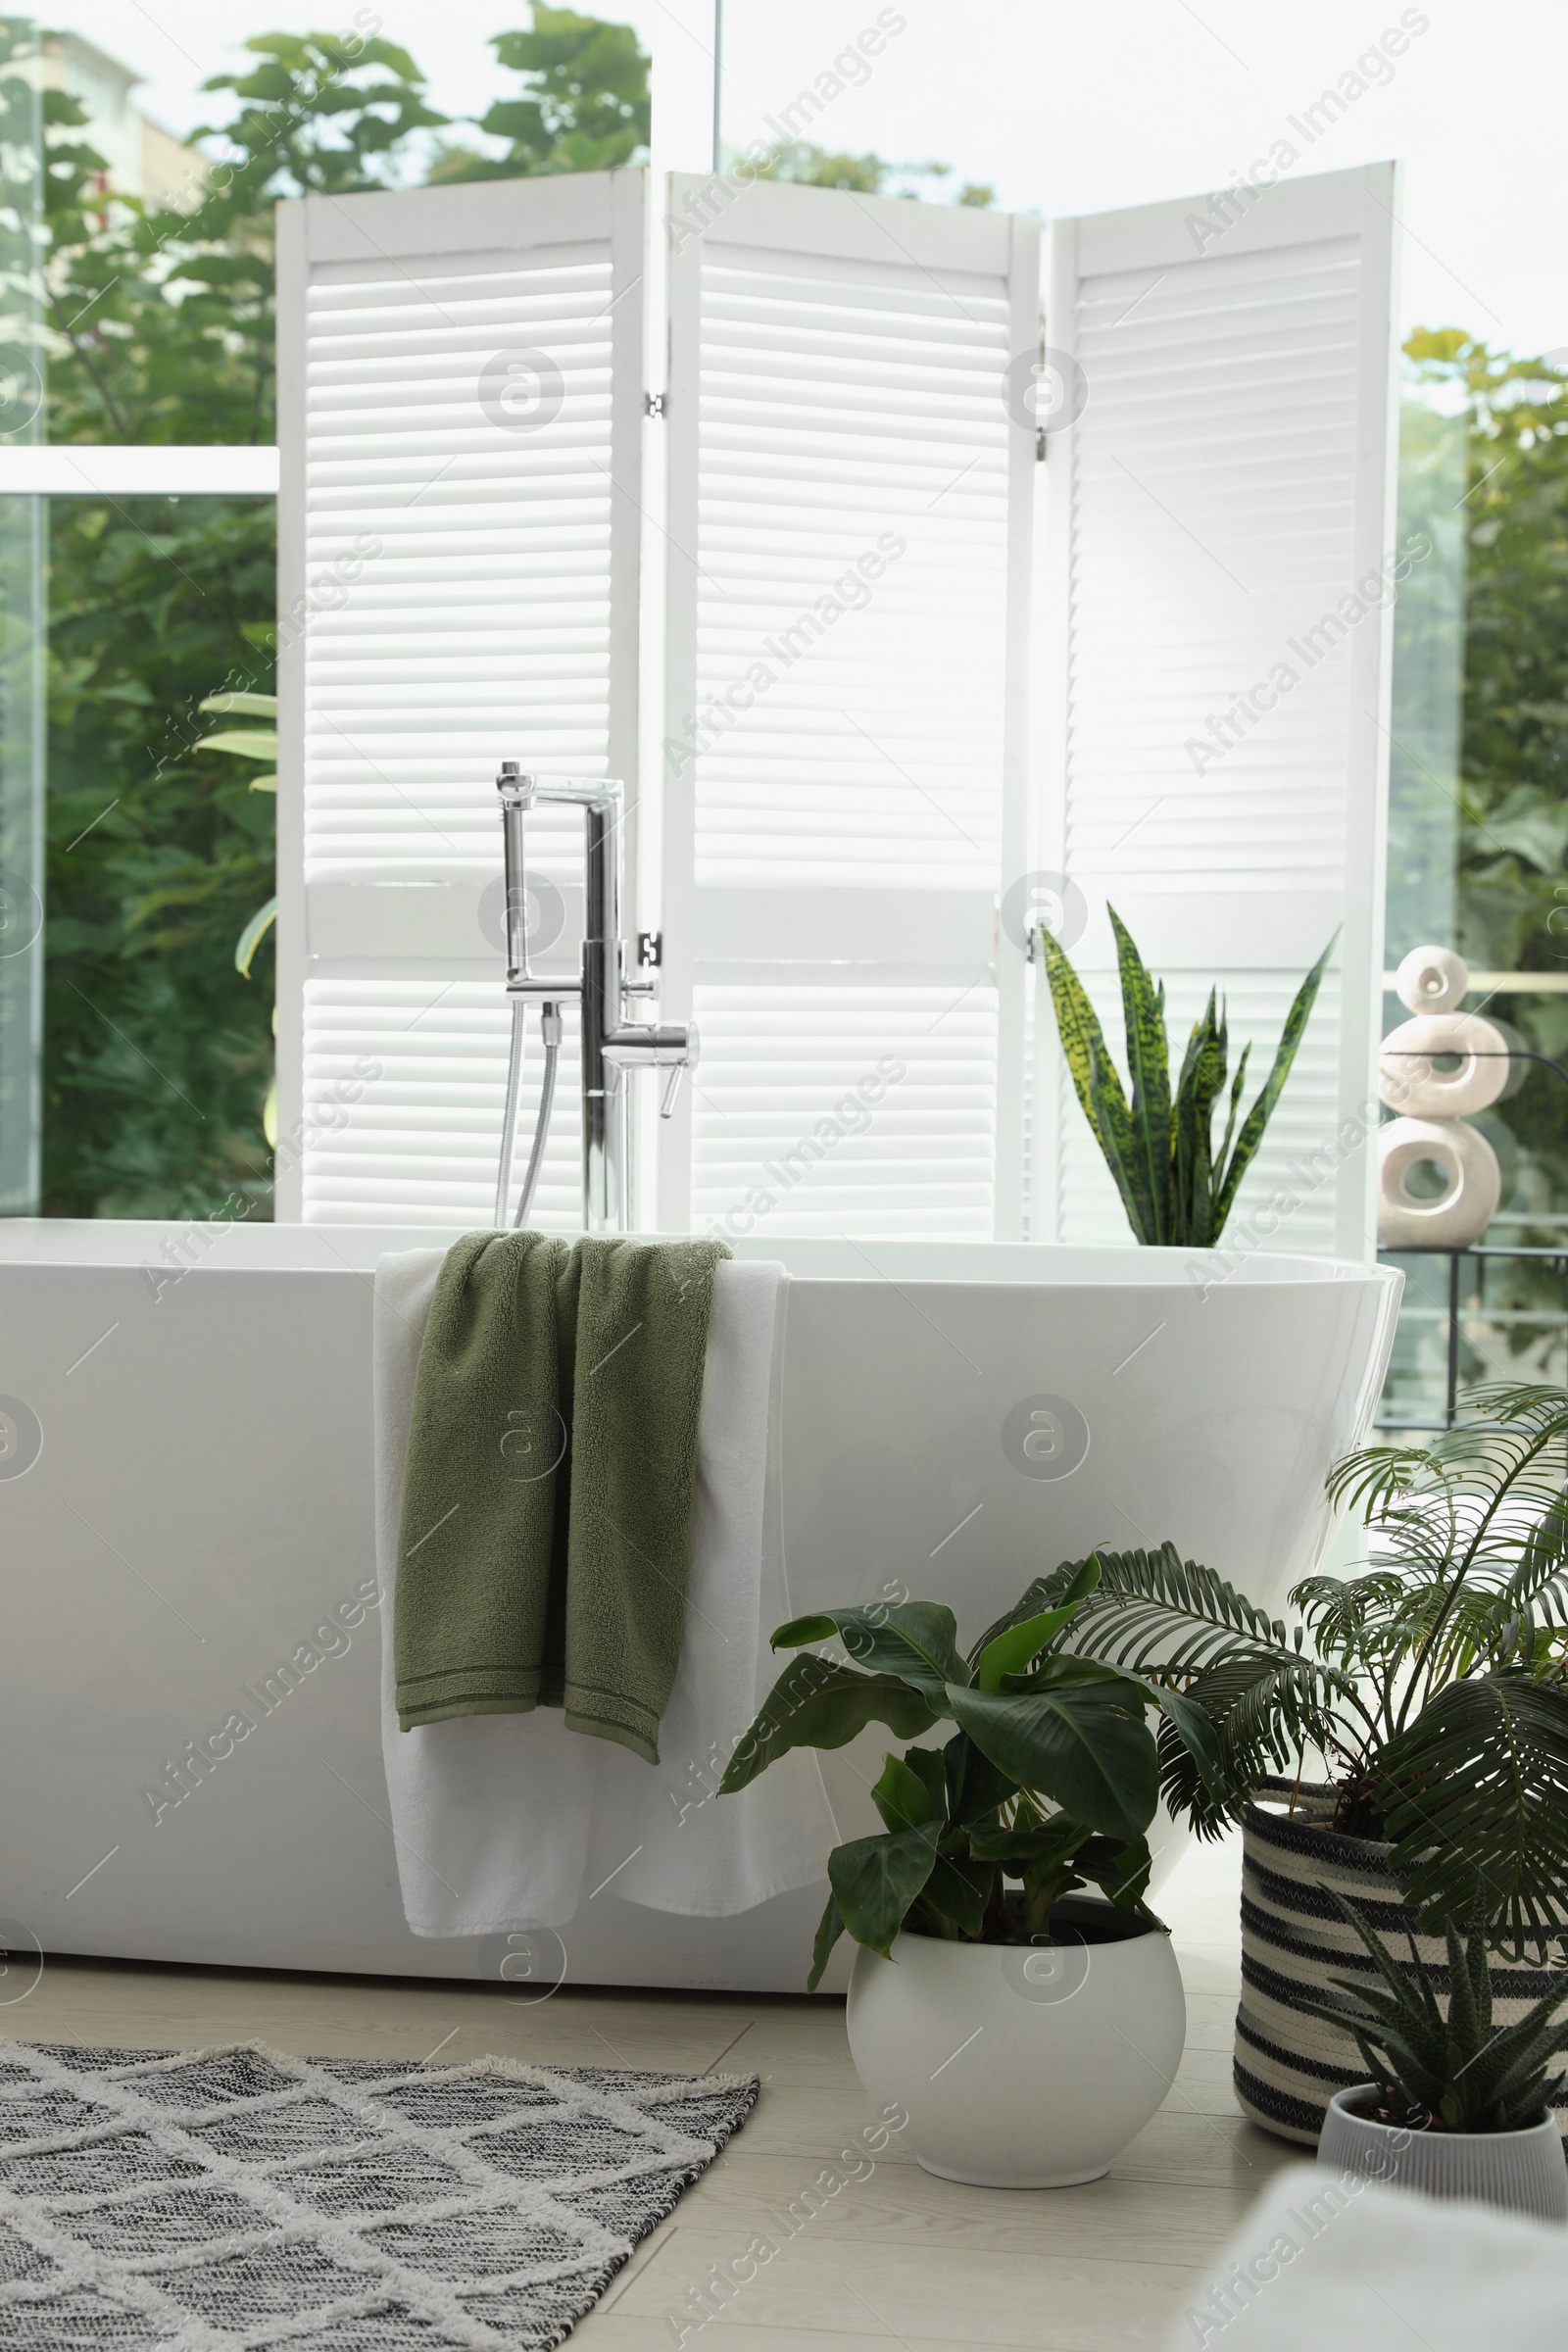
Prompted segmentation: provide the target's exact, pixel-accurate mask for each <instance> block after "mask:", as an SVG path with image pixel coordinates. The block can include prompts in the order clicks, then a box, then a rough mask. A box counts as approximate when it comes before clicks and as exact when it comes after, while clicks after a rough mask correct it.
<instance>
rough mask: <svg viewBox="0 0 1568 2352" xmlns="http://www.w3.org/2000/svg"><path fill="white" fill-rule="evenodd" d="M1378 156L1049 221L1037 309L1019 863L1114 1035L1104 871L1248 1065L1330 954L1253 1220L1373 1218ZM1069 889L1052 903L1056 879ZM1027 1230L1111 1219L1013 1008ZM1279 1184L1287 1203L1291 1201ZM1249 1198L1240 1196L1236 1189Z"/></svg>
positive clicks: (1151, 956)
mask: <svg viewBox="0 0 1568 2352" xmlns="http://www.w3.org/2000/svg"><path fill="white" fill-rule="evenodd" d="M1396 212H1397V185H1396V173H1395V169H1394V167H1393V166H1392V165H1374V166H1368V167H1366V168H1364V169H1362V170H1357V171H1352V172H1337V173H1333V174H1330V175H1328V176H1326V177H1321V178H1306V179H1301V180H1298V181H1281V182H1279V183H1278V184H1277V185H1275V186H1274V187H1272V188H1269V189H1266V190H1263V191H1260V192H1258V191H1254V192H1252V193H1251V194H1250V196H1248V197H1245V198H1244V197H1243V196H1239V195H1236V194H1234V193H1232V194H1230V195H1229V196H1228V197H1227V198H1226V199H1225V200H1223V201H1217V200H1212V199H1208V198H1194V199H1190V200H1186V201H1182V202H1176V203H1171V204H1160V205H1150V206H1144V207H1140V208H1139V209H1137V210H1135V211H1131V212H1121V213H1105V214H1101V215H1098V216H1095V217H1092V218H1089V219H1085V220H1080V221H1062V222H1058V223H1056V224H1055V225H1054V227H1053V230H1052V233H1051V245H1050V258H1049V270H1048V292H1047V302H1046V331H1047V339H1048V342H1049V343H1050V344H1051V345H1052V346H1054V347H1055V348H1056V349H1057V350H1060V351H1065V352H1066V353H1068V354H1070V355H1072V357H1073V359H1074V360H1075V361H1076V363H1077V366H1078V367H1079V368H1081V369H1082V371H1083V383H1084V388H1085V390H1086V391H1087V402H1086V405H1085V407H1084V409H1083V412H1082V415H1081V416H1080V417H1079V418H1078V419H1077V421H1076V422H1075V423H1074V424H1073V425H1072V426H1071V428H1070V429H1069V430H1064V431H1061V432H1059V433H1056V434H1054V435H1052V436H1051V437H1050V440H1049V449H1050V457H1049V463H1048V466H1047V469H1046V470H1047V515H1048V522H1047V531H1046V546H1045V550H1044V557H1043V565H1042V570H1043V573H1044V575H1045V587H1044V593H1043V601H1044V605H1045V612H1044V614H1043V618H1042V631H1041V644H1042V647H1043V650H1044V658H1045V659H1044V667H1045V672H1046V676H1045V681H1044V692H1043V694H1042V696H1041V704H1042V712H1041V729H1042V743H1043V764H1044V771H1045V779H1046V813H1045V822H1044V826H1043V831H1042V838H1041V843H1040V850H1039V860H1038V861H1039V864H1040V865H1041V866H1042V867H1044V868H1049V869H1053V870H1054V871H1057V872H1059V873H1061V874H1064V875H1065V876H1066V877H1067V878H1068V880H1069V881H1070V882H1071V883H1072V884H1074V885H1076V887H1077V890H1078V891H1080V892H1081V893H1082V894H1083V902H1084V906H1085V907H1086V909H1087V914H1088V927H1087V929H1086V930H1085V932H1084V934H1083V936H1082V938H1081V939H1080V940H1079V941H1078V942H1077V944H1076V945H1075V946H1074V947H1073V949H1072V955H1073V960H1074V962H1075V963H1076V965H1077V966H1078V968H1079V970H1080V971H1081V972H1082V974H1083V975H1084V977H1085V979H1086V981H1087V983H1088V985H1089V987H1090V989H1091V992H1092V993H1093V995H1094V997H1095V999H1096V1002H1097V1004H1099V1005H1101V1006H1102V1008H1103V1011H1104V1013H1105V1014H1106V1015H1108V1016H1109V1017H1108V1018H1107V1019H1106V1022H1105V1026H1106V1029H1107V1033H1108V1035H1109V1036H1110V1038H1111V1040H1112V1043H1113V1044H1114V1045H1117V1046H1119V1041H1120V1030H1121V1022H1120V1011H1119V1004H1118V1000H1117V996H1116V988H1115V980H1114V964H1113V951H1112V945H1111V938H1110V932H1109V927H1108V924H1107V923H1106V921H1105V918H1104V912H1103V907H1104V903H1105V901H1106V900H1107V899H1109V900H1110V901H1111V903H1112V904H1114V906H1115V907H1116V909H1117V911H1118V913H1119V914H1120V915H1121V916H1122V918H1123V920H1124V921H1125V922H1126V923H1127V925H1128V927H1129V929H1130V930H1131V932H1132V934H1133V936H1134V938H1135V939H1136V940H1137V942H1138V944H1139V946H1140V948H1141V949H1142V950H1143V953H1144V956H1145V958H1146V960H1147V961H1148V962H1149V963H1150V965H1151V966H1152V969H1153V970H1155V971H1156V972H1159V973H1162V974H1163V975H1164V976H1165V978H1166V979H1167V982H1168V984H1169V996H1170V1000H1171V1018H1170V1021H1169V1026H1170V1029H1171V1032H1172V1044H1173V1050H1174V1052H1175V1053H1176V1054H1180V1051H1181V1048H1182V1046H1183V1044H1184V1043H1185V1039H1186V1033H1187V1029H1188V1027H1189V1025H1190V1023H1191V1021H1192V1020H1193V1019H1194V1018H1195V1017H1196V1015H1197V1013H1198V1011H1199V1010H1200V1008H1201V1001H1202V998H1203V996H1204V995H1205V994H1206V990H1207V987H1208V984H1209V983H1210V981H1215V982H1217V983H1218V984H1219V986H1220V988H1221V990H1222V991H1223V992H1224V993H1225V995H1226V997H1227V999H1228V1003H1229V1014H1230V1029H1231V1039H1232V1059H1233V1066H1234V1059H1235V1055H1236V1054H1237V1052H1238V1051H1239V1049H1240V1046H1241V1044H1242V1043H1243V1042H1245V1041H1246V1040H1248V1039H1250V1040H1252V1041H1253V1053H1252V1063H1251V1069H1250V1077H1251V1080H1252V1086H1251V1087H1250V1090H1249V1095H1250V1093H1251V1091H1253V1089H1254V1088H1255V1085H1256V1084H1257V1083H1258V1082H1259V1081H1260V1080H1261V1077H1262V1075H1263V1072H1264V1071H1265V1070H1266V1068H1267V1066H1268V1061H1269V1059H1270V1058H1271V1057H1272V1054H1273V1050H1274V1045H1275V1042H1276V1040H1277V1037H1278V1034H1279V1030H1280V1025H1281V1022H1282V1020H1283V1018H1284V1015H1285V1011H1286V1009H1287V1007H1288V1005H1289V1004H1290V1001H1291V998H1292V996H1293V995H1294V993H1295V990H1296V987H1297V985H1298V983H1299V980H1300V978H1301V976H1302V975H1303V973H1304V972H1305V971H1306V969H1307V967H1308V966H1309V965H1310V964H1311V963H1312V962H1313V961H1314V960H1315V958H1316V957H1317V956H1318V955H1319V953H1320V952H1321V950H1322V949H1323V947H1324V946H1325V944H1326V943H1327V941H1328V939H1329V937H1330V934H1331V933H1332V932H1333V931H1334V930H1335V929H1336V927H1337V926H1342V929H1341V937H1340V944H1339V949H1338V951H1337V954H1336V956H1335V959H1334V965H1333V968H1332V969H1331V972H1330V973H1329V975H1328V976H1327V978H1326V979H1325V983H1324V987H1323V991H1322V994H1321V996H1320V999H1319V1003H1318V1008H1317V1010H1316V1012H1315V1013H1314V1015H1313V1019H1312V1023H1311V1026H1310V1028H1309V1030H1308V1032H1307V1036H1306V1041H1305V1043H1304V1045H1303V1047H1302V1049H1301V1052H1300V1054H1299V1057H1298V1060H1297V1064H1296V1071H1295V1075H1294V1076H1293V1078H1292V1081H1291V1084H1290V1086H1289V1088H1288V1090H1287V1092H1286V1094H1285V1096H1284V1099H1283V1102H1282V1104H1281V1107H1280V1109H1279V1111H1278V1112H1277V1114H1276V1117H1275V1121H1274V1124H1273V1127H1272V1128H1271V1130H1270V1135H1269V1140H1268V1142H1267V1144H1266V1145H1265V1149H1264V1152H1263V1153H1262V1154H1261V1155H1260V1158H1259V1161H1258V1163H1257V1165H1256V1168H1255V1170H1254V1172H1253V1174H1252V1176H1251V1177H1250V1178H1249V1180H1248V1183H1247V1186H1246V1187H1245V1189H1244V1193H1243V1196H1242V1201H1241V1203H1240V1205H1239V1211H1238V1220H1237V1223H1238V1228H1239V1230H1240V1231H1241V1233H1242V1236H1243V1238H1244V1239H1248V1240H1255V1241H1256V1242H1257V1243H1258V1244H1259V1245H1261V1246H1271V1247H1273V1248H1275V1249H1287V1250H1290V1249H1295V1250H1336V1251H1339V1252H1342V1253H1344V1254H1347V1255H1353V1256H1361V1255H1364V1254H1366V1253H1367V1252H1368V1251H1369V1250H1370V1248H1371V1237H1372V1199H1371V1187H1372V1157H1373V1155H1372V1152H1371V1151H1370V1149H1368V1148H1364V1147H1361V1146H1358V1145H1357V1144H1356V1141H1355V1137H1356V1135H1357V1134H1358V1133H1365V1132H1367V1131H1368V1130H1369V1128H1370V1127H1371V1126H1373V1125H1375V1122H1376V1112H1375V1109H1374V1110H1373V1111H1372V1112H1371V1113H1370V1116H1369V1113H1368V1109H1367V1098H1368V1092H1369V1088H1370V1084H1371V1076H1372V1060H1373V1048H1374V1042H1375V1035H1376V1032H1375V1027H1374V1023H1375V1020H1376V1014H1377V1010H1378V1006H1379V1005H1380V1001H1381V996H1380V992H1381V978H1380V975H1381V970H1382V915H1383V874H1384V820H1385V809H1386V801H1387V765H1388V723H1389V719H1388V658H1389V641H1390V636H1391V629H1390V625H1389V608H1390V605H1391V602H1392V598H1393V593H1394V573H1395V569H1396V566H1397V564H1407V563H1408V562H1409V561H1411V560H1415V561H1419V560H1420V557H1419V553H1418V552H1417V553H1415V554H1414V555H1413V558H1412V551H1408V550H1399V549H1397V548H1396V547H1395V545H1394V541H1393V528H1394V417H1395V401H1394V397H1393V382H1394V377H1393V368H1394V362H1395V336H1394V322H1395V318H1396V311H1395V302H1394V288H1393V257H1394V249H1395V224H1396ZM1075 904H1076V902H1075ZM1037 1033H1038V1037H1039V1046H1040V1052H1039V1058H1038V1062H1037V1069H1036V1085H1035V1089H1034V1137H1033V1141H1034V1152H1033V1159H1032V1170H1031V1177H1032V1183H1031V1212H1032V1213H1031V1221H1030V1224H1031V1233H1032V1236H1033V1238H1035V1239H1037V1240H1043V1241H1055V1240H1060V1241H1091V1240H1101V1239H1104V1240H1115V1241H1119V1240H1125V1239H1126V1232H1127V1228H1126V1221H1125V1218H1124V1217H1123V1215H1122V1212H1121V1209H1120V1206H1119V1204H1118V1202H1117V1201H1116V1197H1115V1194H1114V1192H1113V1190H1112V1188H1111V1185H1110V1181H1109V1178H1108V1176H1107V1175H1106V1174H1105V1171H1104V1168H1103V1164H1102V1162H1101V1160H1100V1157H1099V1153H1098V1152H1097V1150H1096V1148H1095V1146H1094V1143H1093V1140H1092V1138H1091V1137H1090V1134H1089V1131H1088V1128H1087V1125H1086V1123H1085V1121H1084V1118H1083V1114H1082V1112H1081V1111H1080V1109H1079V1107H1078V1105H1077V1103H1076V1101H1075V1100H1074V1099H1073V1096H1072V1092H1071V1087H1070V1083H1069V1081H1068V1079H1067V1074H1066V1070H1065V1066H1064V1064H1063V1062H1062V1059H1061V1056H1060V1054H1059V1052H1058V1051H1057V1049H1056V1047H1055V1044H1054V1023H1053V1020H1052V1015H1051V1011H1050V1007H1049V1005H1045V1004H1044V1003H1042V1004H1041V1005H1039V1007H1038V1022H1037ZM1276 1196H1280V1197H1281V1198H1282V1200H1283V1201H1289V1202H1291V1203H1292V1204H1293V1205H1291V1206H1290V1207H1288V1208H1287V1207H1284V1206H1282V1205H1281V1204H1280V1201H1277V1200H1276ZM1253 1215H1255V1219H1256V1223H1255V1227H1252V1226H1249V1225H1248V1222H1247V1219H1248V1218H1249V1217H1250V1216H1253Z"/></svg>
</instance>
